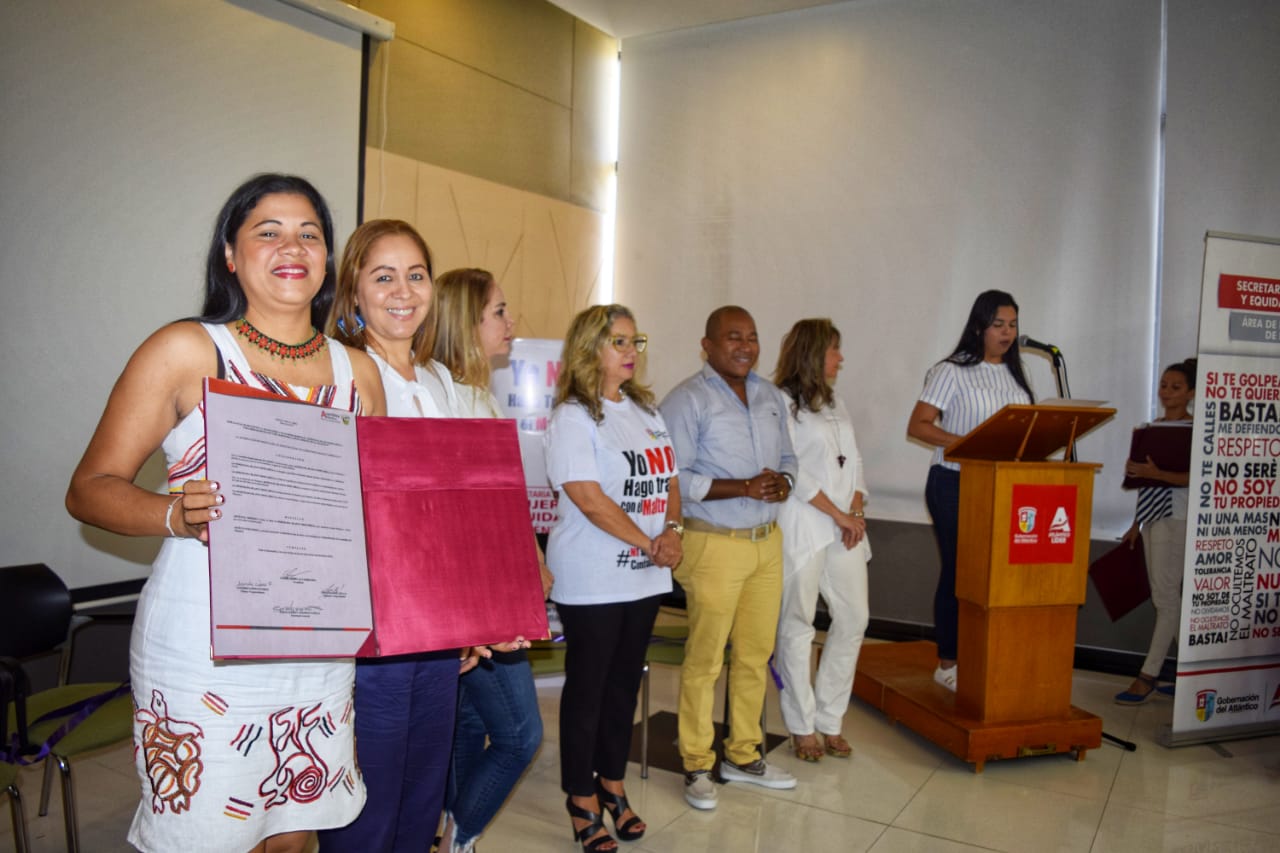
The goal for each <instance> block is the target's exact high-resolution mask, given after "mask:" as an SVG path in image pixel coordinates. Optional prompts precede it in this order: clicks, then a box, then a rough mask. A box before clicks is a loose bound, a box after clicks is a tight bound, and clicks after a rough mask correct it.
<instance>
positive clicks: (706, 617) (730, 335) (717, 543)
mask: <svg viewBox="0 0 1280 853" xmlns="http://www.w3.org/2000/svg"><path fill="white" fill-rule="evenodd" d="M702 350H703V352H704V353H706V356H707V363H706V364H705V365H704V366H703V368H702V370H700V371H699V372H698V373H695V374H694V375H693V376H691V377H689V378H688V379H686V380H685V381H684V382H682V383H680V384H679V385H677V386H676V388H675V389H674V390H673V391H672V392H671V393H670V394H668V395H667V398H666V399H665V400H663V401H662V405H661V407H660V408H661V409H662V416H663V418H664V419H665V420H666V422H667V429H668V431H669V432H670V433H671V441H672V445H673V446H674V448H675V453H676V461H677V463H678V464H679V465H680V497H681V500H682V501H683V502H684V530H685V534H684V560H683V562H682V563H681V564H680V565H679V566H678V567H677V569H676V571H675V578H676V580H678V581H679V582H680V585H681V586H683V587H684V590H685V594H686V596H687V598H688V608H689V640H688V643H687V644H686V646H685V655H684V666H683V667H682V668H681V671H680V714H679V724H678V725H679V739H680V754H681V758H682V760H683V762H684V770H685V799H686V800H687V801H688V802H689V804H690V805H692V806H693V807H694V808H699V809H713V808H715V805H716V786H715V781H714V780H713V779H712V776H711V772H712V770H713V768H714V767H715V752H714V751H713V749H712V741H713V740H714V738H715V727H714V723H713V722H712V704H713V703H714V701H715V696H714V689H715V682H716V679H717V678H718V677H719V676H720V669H721V667H722V665H723V663H724V648H725V644H726V643H729V642H731V643H732V645H731V649H730V658H729V665H730V675H729V720H730V726H731V730H730V732H729V736H728V738H726V740H725V744H724V749H725V760H724V762H723V763H722V764H721V766H720V775H721V778H723V779H724V780H725V781H731V782H751V783H754V784H757V785H763V786H765V787H768V788H794V787H795V785H796V780H795V777H793V776H791V774H789V773H787V772H786V771H785V770H781V769H779V768H776V767H770V766H769V765H768V764H766V762H765V761H764V758H763V756H762V755H761V754H760V753H759V751H758V749H757V747H758V745H759V744H761V743H762V742H763V739H764V738H763V733H762V732H761V730H760V714H761V710H762V709H763V707H764V698H765V689H766V687H767V685H768V663H769V656H770V655H771V654H773V642H774V636H775V632H776V631H777V628H778V608H779V606H780V602H781V596H782V534H781V532H779V530H778V529H777V528H778V525H777V517H778V505H779V504H780V503H781V502H782V501H784V500H786V499H787V497H788V495H790V494H791V490H792V486H793V484H794V482H795V472H796V457H795V453H794V452H793V451H792V448H791V438H790V435H789V433H788V432H787V423H786V419H787V401H786V398H785V397H784V396H783V394H782V392H780V391H779V390H778V389H777V388H775V387H774V386H773V385H772V384H771V383H769V382H768V381H766V380H764V379H762V378H760V376H758V375H757V374H756V373H755V372H754V371H753V369H752V368H754V367H755V364H756V360H757V359H758V358H759V357H760V341H759V337H758V335H757V334H756V324H755V321H754V320H752V319H751V315H750V314H749V313H747V311H746V310H744V309H742V308H739V307H737V306H734V305H727V306H725V307H723V308H717V309H716V310H715V311H713V312H712V313H711V316H710V317H708V318H707V328H706V337H704V338H703V339H702Z"/></svg>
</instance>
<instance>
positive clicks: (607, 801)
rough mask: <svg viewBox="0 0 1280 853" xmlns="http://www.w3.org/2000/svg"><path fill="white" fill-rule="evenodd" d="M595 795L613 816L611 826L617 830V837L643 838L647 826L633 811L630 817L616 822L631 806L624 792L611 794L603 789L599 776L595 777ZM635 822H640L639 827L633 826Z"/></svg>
mask: <svg viewBox="0 0 1280 853" xmlns="http://www.w3.org/2000/svg"><path fill="white" fill-rule="evenodd" d="M596 796H597V797H599V798H600V805H601V806H603V807H604V810H605V811H607V812H608V813H609V817H611V818H613V828H614V829H615V830H617V833H618V838H619V839H621V840H623V841H636V840H638V839H641V838H644V831H645V829H647V828H648V827H645V826H643V824H644V821H642V820H641V819H640V816H639V815H638V814H636V813H635V812H632V813H631V817H630V818H628V819H627V820H624V821H622V823H618V821H619V820H620V819H621V817H622V816H623V815H624V814H626V813H627V810H628V809H629V808H631V806H630V804H628V803H627V796H626V794H612V793H610V792H609V791H606V790H605V787H604V785H603V784H602V783H601V782H600V777H599V776H597V777H596ZM636 824H642V826H641V827H640V828H639V829H636V828H635V825H636Z"/></svg>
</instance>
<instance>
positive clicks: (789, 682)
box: [773, 319, 871, 761]
mask: <svg viewBox="0 0 1280 853" xmlns="http://www.w3.org/2000/svg"><path fill="white" fill-rule="evenodd" d="M843 361H844V356H842V355H841V354H840V332H839V330H838V329H836V327H835V326H833V325H832V323H831V321H830V320H827V319H810V320H801V321H800V322H798V323H796V324H795V325H794V326H792V327H791V331H790V332H788V333H787V336H786V337H785V338H783V341H782V352H781V353H780V354H779V356H778V367H777V369H776V370H775V372H774V376H773V381H774V384H775V385H777V386H778V387H779V388H780V389H782V391H783V393H785V394H786V395H787V396H788V397H790V399H791V406H790V413H791V417H789V418H788V419H787V425H788V427H789V428H790V430H791V442H792V444H793V445H794V446H795V451H796V456H797V457H798V459H799V463H800V470H799V474H798V475H797V476H796V487H795V498H794V499H792V500H789V501H786V502H785V503H783V504H782V509H781V511H780V512H779V515H778V524H779V525H780V526H781V527H782V549H783V581H782V612H781V614H780V616H779V618H778V642H777V648H776V652H775V660H776V662H777V667H778V674H779V675H780V676H781V678H782V692H781V694H780V697H781V704H782V718H783V720H784V721H785V722H786V724H787V730H788V731H789V732H791V738H792V747H793V748H794V750H795V753H796V756H797V757H799V758H801V759H803V760H805V761H817V760H819V759H820V758H822V755H823V753H824V752H825V753H826V754H828V755H833V756H836V757H838V758H848V757H849V756H850V755H851V754H852V752H853V748H852V747H850V746H849V742H848V741H846V740H845V739H844V737H843V736H842V735H841V733H840V730H841V723H842V721H843V719H844V712H845V709H846V708H847V707H848V706H849V693H850V691H851V690H852V689H853V673H854V669H855V668H856V666H857V663H858V651H859V650H860V649H861V648H862V636H863V634H864V633H866V630H867V621H868V618H869V607H868V604H867V560H868V559H870V557H871V547H870V544H869V543H868V541H867V525H866V518H865V516H864V514H863V502H864V501H865V500H866V497H867V486H866V482H865V481H864V479H863V473H862V455H861V454H860V453H859V452H858V444H857V441H856V440H855V438H854V434H853V422H852V421H851V420H850V418H849V411H848V410H847V409H846V408H845V406H844V403H843V402H842V401H841V400H840V398H839V397H837V396H836V393H835V389H834V387H833V386H834V383H835V381H836V376H838V375H839V372H840V365H841V363H842V362H843ZM819 593H821V594H822V597H823V599H824V600H825V601H826V602H827V611H828V613H830V615H831V627H830V628H829V629H828V631H827V639H826V642H825V644H824V645H823V649H822V660H821V663H820V664H819V666H818V675H817V679H816V681H815V683H814V684H813V685H810V683H809V672H810V658H811V656H812V652H813V638H814V627H813V616H814V612H815V610H816V608H817V604H818V594H819ZM819 734H820V735H821V736H822V742H821V743H819V741H818V735H819Z"/></svg>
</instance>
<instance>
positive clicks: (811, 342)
mask: <svg viewBox="0 0 1280 853" xmlns="http://www.w3.org/2000/svg"><path fill="white" fill-rule="evenodd" d="M832 346H840V330H839V329H837V328H836V327H835V326H834V325H833V324H832V322H831V321H830V320H828V319H827V318H825V317H817V318H811V319H807V320H798V321H796V324H795V325H794V326H792V327H791V331H789V332H787V334H786V337H784V338H783V339H782V350H781V352H779V353H778V366H777V368H776V369H775V370H774V371H773V384H774V385H777V386H778V387H779V388H781V389H782V390H783V391H784V392H786V394H787V396H788V397H790V398H791V414H792V416H793V417H799V415H800V410H801V409H805V410H807V411H810V412H820V411H822V410H823V409H824V408H826V407H827V406H829V405H831V403H832V400H833V399H834V398H835V392H834V391H833V390H832V388H831V384H830V383H829V382H828V381H827V377H826V374H825V372H824V368H825V367H826V364H827V350H829V349H831V347H832Z"/></svg>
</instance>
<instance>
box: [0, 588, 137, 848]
mask: <svg viewBox="0 0 1280 853" xmlns="http://www.w3.org/2000/svg"><path fill="white" fill-rule="evenodd" d="M73 617H74V613H73V609H72V605H71V593H70V591H69V590H68V589H67V587H66V584H64V583H63V582H62V579H61V578H59V577H58V576H57V574H55V573H54V571H53V570H52V569H50V568H49V567H48V566H46V565H44V564H43V563H36V564H32V565H25V566H5V567H3V568H0V656H3V657H7V658H13V659H16V660H17V661H19V662H20V661H23V660H26V659H30V658H34V657H37V656H43V655H47V654H52V653H54V652H60V653H61V655H62V658H61V661H60V664H59V667H58V685H57V686H56V687H51V688H49V689H47V690H41V691H37V692H35V693H32V694H31V695H30V696H28V697H27V698H26V715H25V720H24V721H23V722H25V723H29V729H28V731H27V732H26V738H25V740H26V743H25V744H24V746H30V747H32V748H33V749H34V750H36V751H38V750H39V748H40V746H41V745H42V744H43V743H45V741H46V740H47V739H48V738H49V737H50V736H51V735H52V734H53V733H54V732H55V731H57V730H58V728H59V727H61V726H62V724H63V723H64V722H66V721H67V720H68V719H69V718H70V717H71V716H72V715H73V713H74V712H73V711H71V710H66V709H68V706H72V705H75V704H77V703H80V702H82V701H84V700H89V699H92V698H93V697H103V696H106V695H108V694H110V693H111V692H112V691H114V690H118V688H119V685H116V684H111V683H83V684H67V683H66V682H67V676H68V674H69V673H70V671H71V652H72V640H73V639H74V634H75V631H76V630H77V629H78V628H80V627H82V626H83V624H87V623H80V624H76V625H73V622H74V621H75V620H74V618H73ZM64 711H65V712H64ZM6 716H7V727H6V728H7V731H10V732H14V731H18V730H19V717H18V714H17V706H16V705H14V707H11V708H10V709H9V712H8V714H7V715H6ZM46 716H47V717H48V719H44V718H45V717H46ZM132 736H133V697H132V696H131V695H130V694H129V692H128V691H127V690H125V691H124V692H123V693H121V694H120V695H116V696H114V698H110V699H107V700H106V701H103V702H101V704H98V705H97V707H95V708H94V709H93V711H92V713H90V714H89V715H88V716H87V717H86V718H85V719H83V720H81V721H80V722H79V723H78V724H76V725H75V727H74V728H72V729H71V731H69V732H67V733H66V735H65V736H64V737H62V738H61V739H59V740H58V741H57V743H55V744H54V745H53V747H52V750H51V751H50V753H49V754H48V756H47V758H46V759H45V772H44V784H43V785H42V786H41V791H40V811H39V813H40V816H41V817H44V816H45V815H47V814H48V813H49V794H50V790H51V788H52V784H53V772H54V768H55V767H56V768H57V769H58V770H59V771H60V772H61V775H62V810H63V821H64V824H65V827H66V838H67V850H69V851H71V853H78V851H79V849H80V843H79V831H78V828H77V822H76V811H75V787H74V784H73V780H72V775H71V758H73V757H75V756H77V755H81V754H83V753H86V752H90V751H92V750H95V749H99V748H101V747H104V746H110V745H112V744H115V743H119V742H121V741H127V740H130V739H131V738H132ZM7 766H12V765H7ZM15 775H16V774H15ZM16 791H17V787H16V784H15V785H14V786H13V789H12V791H11V792H10V794H11V796H12V795H13V794H16ZM13 802H14V803H15V804H16V805H15V807H14V808H15V811H14V835H15V837H22V836H25V827H24V828H23V829H20V828H19V824H20V823H22V821H21V819H20V818H21V805H20V802H21V801H20V799H17V798H16V797H15V798H14V800H13ZM24 844H25V839H23V841H22V842H21V843H19V845H18V851H19V853H22V851H23V850H24Z"/></svg>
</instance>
